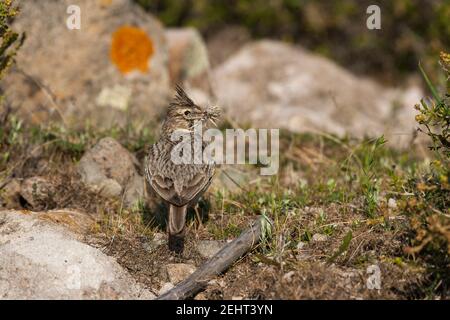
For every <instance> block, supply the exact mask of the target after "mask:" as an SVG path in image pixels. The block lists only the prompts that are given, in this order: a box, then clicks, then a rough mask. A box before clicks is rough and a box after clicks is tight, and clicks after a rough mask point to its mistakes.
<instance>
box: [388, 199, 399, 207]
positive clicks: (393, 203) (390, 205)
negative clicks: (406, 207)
mask: <svg viewBox="0 0 450 320" xmlns="http://www.w3.org/2000/svg"><path fill="white" fill-rule="evenodd" d="M388 207H389V208H391V209H397V201H395V199H393V198H389V200H388Z"/></svg>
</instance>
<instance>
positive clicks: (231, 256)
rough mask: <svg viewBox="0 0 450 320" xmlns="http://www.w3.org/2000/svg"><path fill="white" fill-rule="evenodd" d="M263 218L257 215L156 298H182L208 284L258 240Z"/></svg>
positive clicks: (191, 295) (189, 296) (191, 294)
mask: <svg viewBox="0 0 450 320" xmlns="http://www.w3.org/2000/svg"><path fill="white" fill-rule="evenodd" d="M263 219H265V218H264V217H262V216H260V217H258V219H256V221H254V222H253V223H252V225H251V227H250V228H249V229H247V230H245V231H244V232H242V233H241V235H240V236H239V237H238V238H237V239H235V240H233V241H232V242H230V243H228V244H226V245H225V246H224V247H223V248H222V249H221V250H220V251H219V252H217V253H216V254H215V255H214V256H213V257H211V258H210V259H209V260H207V261H206V262H205V263H204V264H203V265H202V266H200V267H199V268H198V269H197V270H196V271H195V272H194V273H193V274H192V275H191V276H190V277H188V278H187V279H185V280H183V281H182V282H180V283H179V284H178V285H177V286H175V287H174V288H173V289H171V290H169V291H168V292H166V293H164V294H162V295H161V296H159V297H158V299H157V300H184V299H188V298H191V297H193V296H194V295H195V294H197V293H198V292H199V291H200V290H202V289H203V288H204V287H205V286H206V285H207V284H208V281H210V280H211V279H213V278H214V277H215V276H217V275H219V274H221V273H222V272H224V271H225V270H226V269H228V268H229V267H230V265H231V264H233V262H235V261H236V260H237V259H239V258H240V257H241V256H242V255H244V254H245V253H246V252H248V251H249V250H251V249H252V248H253V247H254V246H255V245H256V244H257V243H258V242H259V241H260V238H261V234H262V220H263Z"/></svg>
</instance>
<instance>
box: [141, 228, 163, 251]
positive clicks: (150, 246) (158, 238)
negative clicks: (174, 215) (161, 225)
mask: <svg viewBox="0 0 450 320" xmlns="http://www.w3.org/2000/svg"><path fill="white" fill-rule="evenodd" d="M165 243H166V236H165V235H164V234H163V233H160V232H158V233H155V235H154V236H153V239H152V240H150V241H148V242H146V243H144V244H143V247H144V249H145V250H147V251H149V252H151V251H153V250H155V249H156V248H158V247H159V246H161V245H163V244H165Z"/></svg>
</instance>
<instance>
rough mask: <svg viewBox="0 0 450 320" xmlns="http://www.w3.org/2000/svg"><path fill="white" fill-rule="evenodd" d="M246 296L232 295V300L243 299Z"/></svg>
mask: <svg viewBox="0 0 450 320" xmlns="http://www.w3.org/2000/svg"><path fill="white" fill-rule="evenodd" d="M243 299H244V298H243V297H240V296H233V297H231V300H243Z"/></svg>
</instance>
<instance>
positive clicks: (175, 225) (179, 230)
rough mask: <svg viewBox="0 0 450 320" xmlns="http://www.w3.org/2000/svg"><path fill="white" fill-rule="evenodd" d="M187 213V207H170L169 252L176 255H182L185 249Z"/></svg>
mask: <svg viewBox="0 0 450 320" xmlns="http://www.w3.org/2000/svg"><path fill="white" fill-rule="evenodd" d="M186 212H187V206H186V205H185V206H182V207H177V206H174V205H172V204H171V205H170V207H169V223H168V233H169V250H171V251H174V252H176V253H182V252H183V249H184V235H185V229H186V228H185V225H186Z"/></svg>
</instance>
